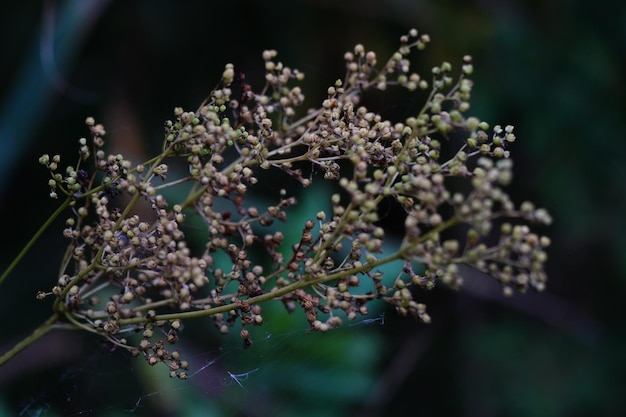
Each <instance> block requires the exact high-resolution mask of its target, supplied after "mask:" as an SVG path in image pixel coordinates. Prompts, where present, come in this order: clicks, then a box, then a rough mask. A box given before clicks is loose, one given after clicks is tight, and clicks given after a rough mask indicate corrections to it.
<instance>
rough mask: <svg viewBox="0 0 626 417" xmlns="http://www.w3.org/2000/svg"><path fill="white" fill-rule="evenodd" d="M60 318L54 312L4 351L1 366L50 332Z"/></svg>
mask: <svg viewBox="0 0 626 417" xmlns="http://www.w3.org/2000/svg"><path fill="white" fill-rule="evenodd" d="M58 320H59V316H58V315H57V314H53V315H52V316H51V317H50V318H49V319H48V320H46V321H44V322H43V323H42V324H41V325H40V326H39V327H37V328H36V329H35V330H33V332H32V333H31V334H30V335H29V336H27V337H25V338H24V339H22V340H21V341H20V342H18V343H17V344H16V345H15V346H13V347H12V348H11V349H9V350H7V351H6V352H4V353H3V354H2V356H0V366H2V365H4V364H5V363H7V362H8V361H9V360H11V359H12V358H13V357H14V356H15V355H17V354H18V353H19V352H21V351H22V350H24V349H25V348H27V347H28V346H30V345H31V344H33V343H34V342H35V341H37V340H38V339H40V338H41V337H42V336H43V335H45V334H46V333H48V332H49V331H50V330H52V329H53V328H54V325H55V323H56V322H57V321H58Z"/></svg>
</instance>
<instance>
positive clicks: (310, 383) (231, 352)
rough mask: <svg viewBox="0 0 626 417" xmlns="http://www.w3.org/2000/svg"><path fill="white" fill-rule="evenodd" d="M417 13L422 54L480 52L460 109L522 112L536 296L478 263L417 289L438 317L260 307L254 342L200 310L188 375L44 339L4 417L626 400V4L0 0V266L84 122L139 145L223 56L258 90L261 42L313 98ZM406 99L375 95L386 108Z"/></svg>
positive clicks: (36, 272) (616, 412)
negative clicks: (243, 345) (535, 242)
mask: <svg viewBox="0 0 626 417" xmlns="http://www.w3.org/2000/svg"><path fill="white" fill-rule="evenodd" d="M411 27H416V28H418V29H419V30H420V32H427V33H429V34H430V35H431V38H432V40H433V41H432V42H431V44H430V45H429V47H428V48H427V50H426V52H425V53H424V54H422V55H420V61H419V62H418V63H417V65H418V68H422V69H423V71H424V70H426V71H427V69H428V68H429V67H430V66H432V65H435V64H439V63H440V62H441V61H443V60H448V61H451V62H452V63H453V64H457V68H458V64H459V63H460V60H461V57H462V56H463V55H464V54H471V55H472V56H473V57H474V66H475V76H474V80H475V82H476V83H475V89H474V99H473V107H472V108H473V113H474V114H475V115H477V116H479V117H480V118H481V119H483V120H487V121H489V122H491V124H503V125H504V124H513V125H515V126H516V133H517V136H518V138H519V140H518V141H517V142H516V143H515V144H514V147H513V149H512V151H513V155H514V159H515V163H516V165H515V174H516V181H514V185H513V186H512V187H511V193H512V195H513V198H514V200H515V201H517V202H521V201H522V200H526V199H530V200H533V201H536V202H538V203H539V204H540V205H543V206H545V207H547V208H548V209H549V210H550V212H551V213H552V215H553V217H554V219H555V221H554V224H553V226H551V227H550V228H549V229H547V230H545V232H546V233H549V234H550V236H551V237H552V241H553V246H552V247H551V249H550V252H549V253H550V261H549V265H548V271H549V275H550V281H549V285H548V289H547V291H546V292H545V293H543V294H528V295H525V296H520V297H514V298H512V299H507V298H504V297H502V296H501V295H500V292H499V290H498V289H497V287H494V286H491V285H488V284H485V283H484V280H481V278H480V277H474V278H475V279H472V280H468V281H469V282H468V285H467V287H466V288H464V289H462V290H461V291H460V292H453V291H449V290H446V289H445V288H440V289H438V290H436V291H434V292H433V293H431V294H424V295H423V296H421V298H422V299H423V300H425V301H426V302H428V303H429V308H430V313H431V316H432V317H433V323H432V324H431V325H428V326H425V325H421V324H417V323H414V322H413V321H411V320H407V319H401V318H399V317H398V316H396V315H395V314H394V313H393V312H391V311H390V312H387V314H386V316H385V321H384V325H379V324H381V322H380V321H377V322H373V323H361V324H362V325H359V326H354V327H346V328H342V329H339V330H337V331H335V332H333V333H331V334H327V335H323V337H320V335H309V334H307V333H306V331H305V329H303V326H302V324H303V322H302V321H301V320H300V319H301V318H296V319H295V320H294V319H292V318H289V317H285V315H284V314H280V313H281V311H280V308H274V307H272V306H268V307H267V309H268V310H269V311H270V313H271V312H272V311H274V310H275V313H274V315H275V318H274V320H273V321H272V320H268V322H271V323H272V324H268V326H269V327H268V328H267V329H266V330H265V331H266V333H259V334H258V335H255V336H254V337H256V338H257V343H255V345H254V347H253V349H250V350H248V351H246V352H244V351H241V350H240V349H239V348H238V346H239V345H238V344H237V342H236V338H235V339H228V338H220V337H219V336H218V335H217V334H216V332H214V331H213V330H212V329H211V326H210V323H208V322H205V323H197V324H190V325H189V326H188V328H187V329H186V331H185V333H184V334H183V337H187V338H188V339H187V341H186V343H187V345H186V349H188V350H189V351H190V352H193V354H194V355H195V356H193V357H194V359H195V361H196V363H197V364H198V366H201V365H203V364H208V363H210V361H212V360H213V359H216V358H217V359H218V360H216V362H215V364H214V365H212V366H208V367H207V368H206V369H205V370H204V371H203V372H202V373H200V374H198V375H197V377H195V378H192V379H191V380H190V381H187V382H186V383H184V384H182V385H181V384H178V383H176V381H174V382H172V381H168V380H167V377H166V376H165V373H164V372H163V370H162V369H156V370H154V369H146V368H145V367H144V366H143V364H142V363H140V361H138V360H132V359H130V358H127V357H126V356H124V355H123V354H121V353H119V352H106V351H104V350H103V349H102V347H101V346H100V345H99V344H98V341H97V340H93V339H94V338H92V337H84V336H82V335H79V334H74V333H53V334H50V335H49V336H47V337H46V338H45V339H43V340H42V341H41V343H38V344H36V345H34V346H33V347H31V348H30V349H28V350H27V351H25V352H24V353H23V354H22V355H20V356H19V357H17V358H16V359H15V360H14V361H13V362H12V363H11V364H9V365H7V366H5V367H3V368H0V388H1V391H0V415H7V416H9V415H27V416H31V415H37V416H70V415H81V416H83V415H87V416H121V415H150V416H174V415H185V416H187V415H189V416H192V415H193V416H196V415H197V416H201V415H202V416H204V415H218V416H221V415H224V416H236V415H270V414H271V415H281V416H290V415H294V416H295V415H298V416H308V415H310V416H315V415H317V416H319V415H324V416H354V415H358V416H371V417H374V416H383V415H384V416H389V415H402V414H406V413H410V414H412V415H418V414H419V415H451V416H452V415H454V416H503V415H507V416H589V415H595V416H621V415H624V414H626V398H625V397H624V393H625V392H626V375H624V374H625V372H626V359H625V358H626V356H625V355H624V352H625V351H626V333H625V332H624V324H623V323H624V321H625V319H626V315H625V314H624V312H625V309H624V308H623V307H622V306H623V304H624V297H625V295H626V292H625V289H626V256H625V255H626V230H625V227H624V225H625V224H626V223H625V222H624V213H625V211H626V210H625V209H626V186H625V183H626V163H625V162H624V161H626V146H625V141H626V137H625V135H624V132H625V131H626V130H625V127H626V126H625V123H624V121H625V120H626V100H625V99H624V94H625V93H626V88H625V85H624V74H625V73H626V65H625V61H624V57H625V56H626V3H624V2H619V1H613V2H611V1H608V0H596V1H590V0H580V1H567V0H552V1H513V0H470V1H455V0H444V1H435V0H423V1H419V0H392V1H384V2H383V1H377V0H342V1H329V0H308V1H304V0H299V1H290V0H275V1H254V0H247V1H246V0H235V1H229V2H213V1H191V0H184V1H165V0H142V1H140V0H129V1H120V0H117V1H116V0H69V1H68V0H66V1H61V0H59V1H51V0H50V1H33V0H27V1H21V2H16V1H11V2H3V4H2V5H1V6H0V28H2V29H1V32H0V33H1V34H2V44H1V46H0V53H1V55H0V56H1V65H0V219H2V222H3V233H2V235H3V239H2V241H3V244H2V248H3V249H2V251H0V266H1V267H2V268H3V269H4V268H5V267H6V266H7V265H8V264H9V263H10V261H11V259H12V258H13V257H14V256H15V255H16V254H17V253H18V251H19V248H21V247H22V246H23V245H24V244H25V243H26V242H27V241H28V239H29V238H30V236H32V234H33V233H34V232H35V231H36V230H37V228H38V227H39V226H40V225H41V223H42V222H43V221H44V220H45V219H46V218H47V216H48V215H49V214H50V213H52V211H53V210H54V205H53V203H52V202H50V201H49V199H48V198H47V194H48V192H49V190H48V187H47V184H46V183H47V176H46V175H47V173H46V172H45V170H43V169H42V168H41V167H40V166H39V165H38V163H37V158H38V157H39V156H40V155H41V154H42V153H44V152H46V153H51V154H52V153H58V152H61V153H64V152H65V153H66V154H72V153H73V152H75V147H74V146H75V143H76V140H77V138H79V137H81V136H84V135H85V134H86V133H87V132H86V129H85V127H84V124H83V121H84V119H85V117H86V116H89V115H92V116H94V117H96V119H97V120H99V121H101V122H103V123H104V124H105V126H106V127H107V131H108V144H109V149H110V150H111V151H115V152H121V153H123V154H124V155H125V156H126V157H127V158H130V159H134V160H140V159H144V158H145V157H146V156H149V155H151V154H153V153H154V152H155V151H157V150H158V148H159V146H160V143H161V140H162V132H163V122H164V121H165V120H166V119H168V118H170V117H171V114H172V110H173V108H174V106H183V107H186V108H189V109H195V108H196V106H197V105H198V104H199V103H200V102H201V101H202V100H203V99H204V97H205V96H206V95H207V93H208V92H209V91H210V89H211V88H212V86H213V85H214V84H215V83H216V82H217V81H218V77H219V75H220V74H221V70H222V68H223V65H224V64H225V63H226V62H232V63H234V64H235V66H236V68H237V69H238V70H240V71H243V72H245V73H246V75H247V77H248V80H249V81H251V82H252V83H253V84H255V83H256V84H255V85H256V87H257V88H258V87H259V86H260V85H261V83H262V77H263V68H262V60H261V57H260V53H261V51H262V50H263V49H269V48H273V49H277V50H278V51H279V58H280V59H281V60H282V61H283V62H285V63H286V64H288V65H290V66H293V67H297V68H299V69H300V70H302V71H304V72H305V73H306V76H307V78H306V81H305V84H304V88H305V90H304V92H305V94H307V97H308V100H309V101H308V103H309V105H310V106H315V105H316V103H318V102H319V100H320V98H321V97H323V95H324V92H325V89H326V86H327V85H329V84H330V83H332V82H333V81H334V80H335V79H337V78H342V76H343V60H342V57H343V52H344V51H346V50H349V49H351V48H352V47H353V45H354V44H355V43H363V44H365V46H366V48H368V49H372V50H375V51H376V52H377V53H378V56H379V57H380V59H382V57H385V56H387V55H388V54H390V53H391V52H392V51H393V49H394V48H395V47H396V45H397V40H398V37H399V36H400V35H402V34H404V33H406V32H407V31H408V29H410V28H411ZM418 104H420V103H419V102H417V101H414V102H412V101H410V100H409V101H406V102H390V101H384V100H380V101H379V102H374V103H373V106H374V107H376V106H378V108H376V110H378V111H383V112H385V114H387V115H393V114H394V111H396V110H395V109H396V108H398V109H399V110H397V111H406V108H407V106H411V105H415V106H416V108H417V105H418ZM323 193H324V190H323V189H315V190H313V191H311V192H310V193H309V194H308V195H301V196H300V199H301V201H302V205H303V206H304V208H302V209H299V210H300V211H298V210H295V211H294V213H293V214H292V220H293V221H294V222H302V221H303V220H304V219H305V218H306V216H307V215H308V213H310V212H311V210H313V212H315V211H317V210H318V209H319V208H316V206H315V202H316V201H320V199H323ZM259 198H262V196H259ZM307 210H308V211H307ZM298 224H300V223H298ZM61 228H62V224H61V223H59V224H55V225H53V226H52V228H51V229H50V231H49V232H48V233H46V234H45V235H44V237H43V238H42V239H41V241H40V242H39V243H38V244H37V245H36V246H35V247H34V248H33V250H32V251H31V252H30V254H29V256H28V257H27V258H26V260H25V261H24V262H23V264H22V265H21V266H20V267H18V268H17V269H16V270H15V272H14V273H13V274H12V275H11V276H10V277H9V279H8V280H7V281H6V282H4V283H3V284H2V286H1V287H0V329H2V333H1V334H2V336H1V337H0V349H1V350H5V349H7V348H8V347H9V346H10V345H11V344H12V343H14V342H15V341H17V340H19V338H20V337H21V336H24V335H25V334H27V333H28V331H29V330H30V329H32V328H33V327H34V326H36V325H38V324H39V323H40V322H41V321H42V320H44V319H45V318H47V316H48V312H49V305H48V304H47V302H37V301H36V300H35V298H34V294H35V293H36V291H37V290H40V289H46V288H49V287H50V286H51V285H52V281H53V279H54V277H55V275H56V273H57V269H58V263H59V260H60V258H61V254H62V251H63V245H64V241H63V238H62V236H61V234H60V231H61ZM298 228H299V227H298ZM278 307H279V306H278ZM270 313H268V314H270ZM379 313H382V311H381V312H379ZM270 335H272V336H276V337H272V338H270V337H269V336H270ZM255 349H256V350H255ZM250 351H252V352H253V353H249V352H250ZM257 368H258V369H257ZM159 371H160V372H159ZM250 371H254V372H252V373H248V372H250ZM227 372H231V374H233V375H241V377H238V378H237V381H239V382H237V381H235V379H234V378H232V377H230V375H229V374H228V373H227ZM224 375H226V377H224ZM246 377H247V379H246ZM239 383H241V386H240V385H239Z"/></svg>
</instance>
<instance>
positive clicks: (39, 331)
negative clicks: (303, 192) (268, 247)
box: [0, 218, 457, 367]
mask: <svg viewBox="0 0 626 417" xmlns="http://www.w3.org/2000/svg"><path fill="white" fill-rule="evenodd" d="M456 223H457V219H455V218H452V219H449V220H448V221H447V222H445V223H443V224H441V225H440V226H438V227H436V228H435V229H433V230H431V231H430V232H428V233H426V234H424V235H423V236H421V237H420V239H419V241H420V242H421V241H425V240H427V239H430V238H432V237H433V236H435V235H436V234H438V233H440V232H441V231H443V230H445V229H447V228H449V227H451V226H453V225H454V224H456ZM410 248H411V247H410V246H407V247H404V248H400V250H398V252H396V253H394V254H393V255H390V256H388V257H386V258H383V259H379V260H377V261H375V262H371V263H367V264H363V265H360V266H358V267H355V268H351V269H347V270H344V271H339V272H336V273H334V274H330V275H326V276H323V277H320V278H315V279H303V280H300V281H298V282H294V283H292V284H290V285H287V286H285V287H282V288H280V289H277V290H275V291H271V292H268V293H265V294H261V295H259V296H256V297H252V298H249V299H248V300H246V304H250V305H251V304H259V303H263V302H265V301H270V300H273V299H276V298H277V297H280V296H282V295H285V294H288V293H291V292H293V291H295V290H297V289H299V288H305V287H313V286H315V285H318V284H323V283H325V282H329V281H333V280H336V279H340V278H344V277H346V276H348V275H354V274H359V273H364V272H368V271H371V270H372V269H374V268H377V267H379V266H382V265H385V264H388V263H390V262H394V261H397V260H401V259H405V258H406V255H407V252H408V251H409V249H410ZM240 307H241V304H237V303H230V304H225V305H222V306H219V307H214V308H210V309H207V310H198V311H189V312H179V313H171V314H160V315H157V316H154V317H152V318H151V319H147V318H145V317H142V318H132V319H121V320H120V321H119V324H120V325H121V326H125V325H129V324H140V323H145V322H147V321H168V320H183V319H191V318H198V317H207V316H212V315H215V314H218V313H225V312H228V311H230V310H235V309H237V308H240ZM60 314H63V315H64V316H65V317H66V319H67V320H68V321H69V322H70V323H72V324H73V325H72V326H71V327H69V328H63V329H64V330H67V329H76V328H79V329H84V330H88V331H90V332H92V333H96V334H98V332H96V331H93V330H92V329H89V328H87V327H85V326H83V325H82V324H81V323H80V322H78V321H76V320H75V319H74V317H71V313H70V312H68V311H60V312H56V313H55V314H53V315H52V316H51V317H50V318H49V319H48V320H46V321H45V322H44V323H42V324H41V325H40V326H39V327H37V328H36V329H35V330H34V331H33V333H31V334H30V335H29V336H28V337H26V338H24V339H23V340H21V341H20V342H18V343H17V344H16V345H15V346H13V348H11V349H10V350H8V351H6V352H5V353H4V354H2V356H0V367H1V366H2V365H4V364H5V363H7V362H8V361H9V360H10V359H12V358H13V357H14V356H16V355H17V354H18V353H19V352H20V351H22V350H23V349H25V348H26V347H28V346H29V345H31V344H32V343H34V342H35V341H37V340H38V339H39V338H41V337H42V336H43V335H45V334H46V333H47V332H49V331H50V330H52V329H54V328H55V325H56V324H57V323H58V321H59V319H60V318H61V316H60ZM102 336H105V335H104V334H102Z"/></svg>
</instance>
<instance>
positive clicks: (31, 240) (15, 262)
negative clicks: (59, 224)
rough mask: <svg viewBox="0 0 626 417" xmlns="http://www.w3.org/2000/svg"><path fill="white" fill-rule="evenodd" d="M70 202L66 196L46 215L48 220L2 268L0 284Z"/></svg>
mask: <svg viewBox="0 0 626 417" xmlns="http://www.w3.org/2000/svg"><path fill="white" fill-rule="evenodd" d="M71 202H72V199H71V198H69V197H68V198H66V199H65V201H64V202H63V204H61V205H60V206H59V207H58V208H57V209H56V210H55V211H54V213H52V215H51V216H50V217H48V220H46V222H45V223H44V224H43V225H42V226H41V227H40V228H39V230H37V232H35V234H34V235H33V237H32V238H31V239H30V240H29V241H28V243H27V244H26V246H24V247H23V248H22V250H21V251H20V253H19V254H18V255H17V256H16V257H15V259H13V261H12V262H11V264H10V265H9V266H8V267H7V269H5V270H4V272H3V273H2V275H0V284H2V282H3V281H4V280H5V279H6V277H8V276H9V274H10V273H11V271H13V269H14V268H15V267H16V266H17V264H19V263H20V261H21V260H22V258H23V257H24V256H25V255H26V253H28V251H29V250H30V248H32V247H33V245H34V244H35V243H36V242H37V241H38V240H39V238H40V237H41V235H42V234H43V232H45V231H46V229H47V228H48V227H49V226H50V225H51V224H52V222H53V221H54V220H55V219H56V218H57V217H59V215H60V214H61V213H63V211H64V210H65V209H66V208H68V207H69V205H70V203H71Z"/></svg>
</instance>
